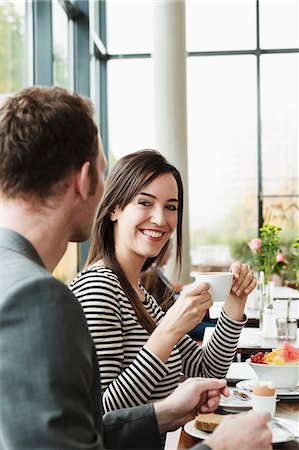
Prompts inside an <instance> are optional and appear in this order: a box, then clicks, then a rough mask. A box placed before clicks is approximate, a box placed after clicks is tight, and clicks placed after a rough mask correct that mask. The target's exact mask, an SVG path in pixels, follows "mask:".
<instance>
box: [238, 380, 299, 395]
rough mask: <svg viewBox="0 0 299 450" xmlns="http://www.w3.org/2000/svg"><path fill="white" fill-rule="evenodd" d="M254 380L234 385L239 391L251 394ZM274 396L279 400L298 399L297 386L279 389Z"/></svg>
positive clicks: (298, 388)
mask: <svg viewBox="0 0 299 450" xmlns="http://www.w3.org/2000/svg"><path fill="white" fill-rule="evenodd" d="M255 381H256V380H243V381H239V383H237V384H236V387H237V388H239V389H244V391H250V392H252V387H253V383H254V382H255ZM276 394H277V396H278V397H280V398H284V399H286V398H289V399H291V398H297V397H298V398H299V386H297V387H295V388H281V389H276Z"/></svg>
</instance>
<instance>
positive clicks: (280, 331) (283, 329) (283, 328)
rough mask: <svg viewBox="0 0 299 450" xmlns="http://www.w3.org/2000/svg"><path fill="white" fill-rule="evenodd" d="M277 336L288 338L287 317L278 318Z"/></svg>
mask: <svg viewBox="0 0 299 450" xmlns="http://www.w3.org/2000/svg"><path fill="white" fill-rule="evenodd" d="M276 328H277V337H278V339H286V337H287V331H288V326H287V319H283V318H281V319H279V318H278V319H276Z"/></svg>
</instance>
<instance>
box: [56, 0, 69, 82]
mask: <svg viewBox="0 0 299 450" xmlns="http://www.w3.org/2000/svg"><path fill="white" fill-rule="evenodd" d="M52 17H53V22H52V25H53V52H54V55H53V69H54V85H56V86H62V87H65V88H70V85H69V58H68V54H69V51H68V17H67V15H66V13H65V11H64V10H63V9H62V7H61V5H60V3H59V1H58V0H52Z"/></svg>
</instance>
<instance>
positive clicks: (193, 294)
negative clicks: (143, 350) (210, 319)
mask: <svg viewBox="0 0 299 450" xmlns="http://www.w3.org/2000/svg"><path fill="white" fill-rule="evenodd" d="M209 287H210V285H209V284H208V283H200V284H198V283H197V282H194V283H191V284H190V285H189V286H188V288H187V289H184V290H183V292H182V294H181V295H180V296H179V298H178V299H177V300H176V301H175V303H174V304H173V305H172V307H171V308H169V310H168V311H167V313H166V314H165V316H164V317H163V319H162V320H161V322H160V323H159V325H158V326H157V327H156V329H155V330H154V331H153V333H152V334H151V336H150V337H149V339H148V341H147V343H146V346H147V347H148V348H149V349H150V350H151V351H153V352H154V353H155V354H156V355H157V356H158V357H159V358H160V359H161V360H162V361H163V362H164V363H166V362H167V360H168V358H169V355H170V353H171V352H172V350H173V347H174V345H175V344H176V343H177V342H178V341H179V340H180V339H181V337H182V336H184V334H186V333H188V331H190V330H192V328H194V327H195V325H197V324H198V323H200V322H201V321H202V319H203V317H204V316H205V314H206V312H207V310H208V309H209V308H210V307H211V306H212V304H213V302H212V299H211V295H210V293H209V292H208V289H209Z"/></svg>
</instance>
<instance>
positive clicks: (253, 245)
mask: <svg viewBox="0 0 299 450" xmlns="http://www.w3.org/2000/svg"><path fill="white" fill-rule="evenodd" d="M261 246H262V240H261V239H251V241H250V242H248V247H249V248H250V250H252V251H254V252H257V251H258V250H259V249H260V248H261Z"/></svg>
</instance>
